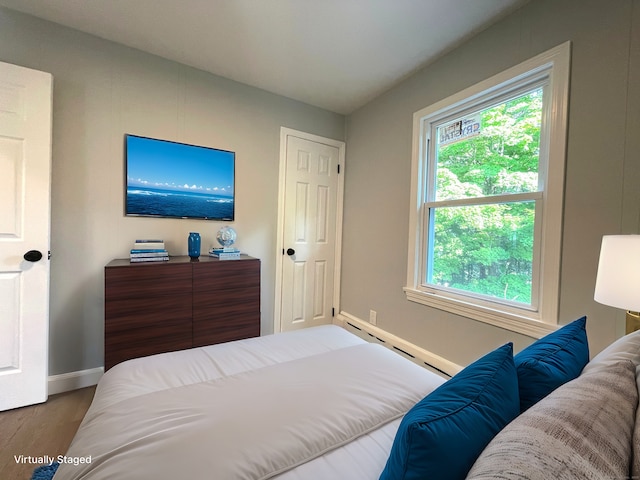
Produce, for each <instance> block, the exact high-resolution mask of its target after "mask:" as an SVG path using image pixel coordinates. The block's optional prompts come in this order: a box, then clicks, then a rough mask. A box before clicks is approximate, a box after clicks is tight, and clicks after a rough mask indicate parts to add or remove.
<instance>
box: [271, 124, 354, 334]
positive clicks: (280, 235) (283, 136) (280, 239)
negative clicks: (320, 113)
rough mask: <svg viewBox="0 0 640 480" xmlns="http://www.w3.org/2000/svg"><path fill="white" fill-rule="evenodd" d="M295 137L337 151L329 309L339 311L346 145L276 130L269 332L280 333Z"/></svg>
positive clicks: (286, 130) (331, 140) (281, 129)
mask: <svg viewBox="0 0 640 480" xmlns="http://www.w3.org/2000/svg"><path fill="white" fill-rule="evenodd" d="M289 136H291V137H297V138H302V139H304V140H309V141H311V142H316V143H322V144H325V145H330V146H332V147H335V148H337V149H338V163H339V164H340V175H338V192H337V196H338V198H337V201H336V238H335V247H336V248H335V269H334V282H333V308H334V309H335V314H337V313H338V312H339V311H340V265H341V259H342V210H343V208H342V206H343V200H344V172H345V150H346V144H345V143H344V142H342V141H340V140H334V139H331V138H326V137H321V136H318V135H314V134H312V133H306V132H301V131H298V130H293V129H291V128H287V127H280V167H279V168H280V172H279V176H278V225H277V230H276V231H277V236H276V247H277V248H276V276H275V301H274V312H273V332H274V333H279V332H280V331H281V330H282V322H281V314H282V265H283V263H282V262H283V259H284V255H283V254H282V250H283V248H284V216H285V198H284V194H285V180H286V171H287V137H289Z"/></svg>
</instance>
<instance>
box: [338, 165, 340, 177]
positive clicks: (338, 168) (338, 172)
mask: <svg viewBox="0 0 640 480" xmlns="http://www.w3.org/2000/svg"><path fill="white" fill-rule="evenodd" d="M338 175H340V164H338Z"/></svg>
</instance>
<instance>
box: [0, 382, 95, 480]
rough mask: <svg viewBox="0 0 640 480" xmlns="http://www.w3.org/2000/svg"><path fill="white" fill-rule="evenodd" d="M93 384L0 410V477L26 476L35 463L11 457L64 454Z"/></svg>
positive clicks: (84, 411) (21, 477) (87, 401)
mask: <svg viewBox="0 0 640 480" xmlns="http://www.w3.org/2000/svg"><path fill="white" fill-rule="evenodd" d="M94 393H95V386H94V387H87V388H82V389H79V390H74V391H72V392H65V393H60V394H57V395H52V396H51V397H49V400H47V402H45V403H41V404H39V405H31V406H29V407H22V408H16V409H14V410H8V411H6V412H0V479H11V480H14V479H15V480H22V479H26V480H28V479H30V478H31V474H32V472H33V470H34V469H35V468H36V467H38V466H39V465H38V464H33V463H20V462H16V459H15V457H16V456H20V455H24V456H25V457H28V456H31V457H41V456H44V455H49V456H50V457H53V458H54V459H55V457H57V456H58V455H64V454H65V453H66V452H67V449H68V448H69V444H70V443H71V440H72V439H73V436H74V435H75V434H76V431H77V430H78V427H79V426H80V422H82V419H83V418H84V415H85V413H86V411H87V409H88V408H89V405H91V401H92V400H93V394H94Z"/></svg>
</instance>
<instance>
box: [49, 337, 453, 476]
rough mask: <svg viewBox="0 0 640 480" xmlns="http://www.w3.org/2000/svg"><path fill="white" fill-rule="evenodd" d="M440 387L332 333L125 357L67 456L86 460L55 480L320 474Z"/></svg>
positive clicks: (379, 350) (405, 364) (407, 365)
mask: <svg viewBox="0 0 640 480" xmlns="http://www.w3.org/2000/svg"><path fill="white" fill-rule="evenodd" d="M442 381H443V380H442V379H440V378H439V377H437V376H436V375H434V374H431V373H429V372H427V371H426V370H424V369H422V368H421V367H419V366H417V365H414V364H413V363H411V362H409V361H407V360H405V359H403V358H401V357H400V356H399V355H397V354H395V353H393V352H391V351H389V350H387V349H386V348H384V347H381V346H379V345H372V344H368V343H365V342H363V341H362V340H360V339H358V338H357V337H355V336H353V335H351V334H349V333H347V332H345V331H344V330H342V329H339V328H338V327H321V328H319V329H309V330H307V331H303V332H295V333H293V334H281V335H275V336H270V337H262V338H259V339H251V340H247V341H241V342H233V343H230V344H225V345H216V346H212V347H204V348H200V349H193V350H190V351H184V352H175V353H172V354H165V355H158V356H155V357H148V358H146V359H138V360H135V361H131V362H125V363H124V364H121V365H119V366H116V367H114V368H113V369H112V370H111V371H109V372H108V373H107V374H105V376H104V377H103V380H101V382H100V384H99V386H98V389H97V391H96V398H95V400H94V402H93V404H92V406H91V408H90V409H89V411H88V412H87V416H86V417H85V419H84V421H83V423H82V425H81V427H80V429H79V431H78V434H77V435H76V438H75V439H74V441H73V443H72V445H71V447H70V449H69V452H68V453H67V457H87V456H91V463H88V464H79V465H77V466H75V465H72V464H64V465H61V466H60V468H59V470H58V472H57V474H56V476H55V480H67V479H79V478H85V479H91V480H98V479H116V478H117V479H134V478H135V479H139V478H153V479H174V478H185V479H187V478H188V479H191V478H193V479H196V478H213V479H236V478H237V479H267V478H272V477H274V476H277V475H279V474H281V475H280V477H281V478H282V479H285V478H287V477H288V476H289V477H290V478H298V477H297V476H296V475H297V474H296V471H298V473H302V472H305V471H307V473H305V474H304V476H301V477H300V478H323V477H322V476H317V473H313V471H314V470H315V471H316V472H317V469H316V467H312V465H313V464H314V463H318V462H320V460H322V461H321V462H320V463H319V464H318V468H320V469H326V468H327V461H330V462H334V463H335V459H336V458H337V459H338V468H340V466H339V462H341V461H345V460H344V459H342V460H341V459H340V458H341V455H340V453H339V452H340V451H341V450H343V449H344V450H347V451H348V450H349V449H351V448H352V447H353V444H357V443H361V442H365V443H366V442H371V441H374V442H375V439H374V437H373V435H374V434H376V432H379V431H380V432H383V435H384V438H385V439H386V442H387V443H389V438H391V439H392V438H393V434H394V433H395V429H396V428H397V422H398V421H399V418H400V417H401V416H402V415H403V414H404V413H405V412H406V411H407V410H408V409H409V408H410V407H411V406H412V405H413V404H414V403H415V402H417V401H418V400H419V399H420V398H422V397H423V396H424V395H426V394H427V393H428V392H430V391H431V390H433V389H434V388H435V387H436V386H437V385H439V384H441V383H442ZM394 421H395V422H394ZM390 426H391V427H390ZM340 447H342V448H340ZM389 447H390V443H389V444H388V446H386V447H385V448H384V449H383V450H384V451H385V458H382V459H378V461H377V464H376V465H375V467H374V470H373V472H374V473H377V474H379V472H380V470H381V468H380V464H382V465H384V460H386V453H388V448H389ZM314 459H315V460H314ZM346 461H347V462H348V460H346ZM294 467H298V468H294ZM310 468H311V469H312V470H309V469H310ZM335 468H336V467H335V466H334V465H332V466H331V468H330V469H331V470H334V469H335ZM345 468H351V467H349V466H348V465H347V466H345ZM292 469H293V470H292ZM334 473H335V474H337V475H338V477H335V478H350V477H346V476H344V477H341V476H340V473H339V472H334Z"/></svg>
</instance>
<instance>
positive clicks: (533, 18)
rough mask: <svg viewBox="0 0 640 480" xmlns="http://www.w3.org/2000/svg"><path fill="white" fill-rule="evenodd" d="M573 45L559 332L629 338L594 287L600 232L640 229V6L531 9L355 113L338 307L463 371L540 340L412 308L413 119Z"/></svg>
mask: <svg viewBox="0 0 640 480" xmlns="http://www.w3.org/2000/svg"><path fill="white" fill-rule="evenodd" d="M567 40H570V41H571V42H572V47H573V49H572V67H571V93H570V113H569V133H568V154H567V169H566V190H565V197H566V199H565V208H564V229H563V248H562V265H561V269H562V274H561V291H560V323H562V324H566V323H568V322H569V321H571V320H573V319H575V318H578V317H580V316H582V315H587V316H588V318H589V319H588V322H587V323H588V335H589V338H590V347H591V350H592V352H596V351H599V350H601V349H602V348H603V347H604V346H605V345H607V344H608V343H610V342H611V341H613V340H614V339H615V338H616V337H617V336H620V335H622V333H623V331H624V329H623V323H624V321H623V318H624V314H623V313H622V312H621V311H618V310H616V309H613V308H609V307H605V306H602V305H599V304H597V303H596V302H594V301H593V289H594V285H595V275H596V269H597V261H598V254H599V248H600V241H601V237H602V235H603V234H614V233H637V232H639V231H640V228H639V222H640V196H639V195H640V194H639V191H640V189H639V188H638V185H640V135H638V132H640V1H639V0H615V1H605V0H532V1H531V2H530V3H528V4H527V5H525V6H524V7H523V8H521V9H520V10H518V11H516V12H515V13H513V14H511V15H510V16H508V17H506V18H504V19H503V20H502V21H500V22H499V23H498V24H496V25H494V26H492V27H490V28H489V29H487V30H485V31H483V32H481V33H480V34H479V35H477V36H475V37H474V38H472V39H471V40H470V41H468V42H466V43H465V44H463V45H461V46H460V47H459V48H457V49H455V50H453V51H451V52H450V53H449V54H447V55H446V56H443V57H441V58H440V59H438V60H437V61H436V62H434V63H432V64H431V65H429V66H427V67H426V68H424V69H423V70H421V71H420V72H418V73H417V74H415V75H413V76H411V77H410V78H408V79H406V80H405V81H404V82H402V83H401V84H399V85H397V86H396V87H395V88H393V89H392V90H390V91H389V92H387V93H386V94H384V95H382V96H380V97H378V98H377V99H375V100H374V101H372V102H370V103H369V104H367V105H366V106H365V107H363V108H361V109H359V110H358V111H356V112H355V113H353V114H352V115H349V116H348V118H347V158H348V161H347V175H346V185H345V192H346V197H345V212H344V244H343V259H342V296H341V310H343V311H344V312H347V313H349V314H351V315H354V316H356V317H358V318H360V319H364V320H366V319H368V315H369V309H373V310H376V311H377V312H378V316H377V324H378V326H379V327H380V328H382V329H384V330H386V331H389V332H391V333H393V334H395V335H397V336H399V337H402V338H404V339H406V340H408V341H410V342H413V343H415V344H417V345H419V346H421V347H423V348H425V349H427V350H430V351H432V352H434V353H436V354H439V355H441V356H443V357H445V358H447V359H449V360H451V361H454V362H456V363H458V364H460V365H466V364H468V363H470V362H471V361H473V360H474V359H475V358H477V357H479V356H481V355H482V354H484V353H485V352H486V351H487V350H488V349H491V348H493V347H495V346H497V345H499V344H501V343H504V342H507V341H513V342H514V344H515V345H514V346H515V348H516V349H521V348H523V347H524V346H526V345H528V344H529V343H531V342H532V341H533V339H531V338H529V337H525V336H523V335H519V334H514V333H512V332H509V331H506V330H503V329H500V328H497V327H493V326H490V325H487V324H484V323H480V322H477V321H474V320H471V319H468V318H463V317H459V316H456V315H453V314H449V313H445V312H443V311H439V310H436V309H433V308H430V307H426V306H423V305H418V304H415V303H412V302H409V301H408V300H406V298H405V296H404V292H403V291H402V287H403V286H404V285H405V281H406V264H407V232H408V222H409V190H410V168H411V142H412V139H411V135H412V115H413V113H414V112H415V111H417V110H419V109H421V108H423V107H426V106H428V105H430V104H432V103H434V102H436V101H438V100H441V99H443V98H446V97H447V96H449V95H451V94H454V93H456V92H458V91H460V90H462V89H464V88H466V87H468V86H470V85H473V84H475V83H477V82H479V81H481V80H483V79H485V78H488V77H490V76H492V75H494V74H496V73H498V72H500V71H502V70H505V69H507V68H509V67H511V66H513V65H516V64H518V63H520V62H522V61H524V60H526V59H528V58H531V57H533V56H534V55H536V54H538V53H541V52H543V51H545V50H547V49H549V48H551V47H554V46H556V45H559V44H561V43H563V42H565V41H567Z"/></svg>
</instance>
